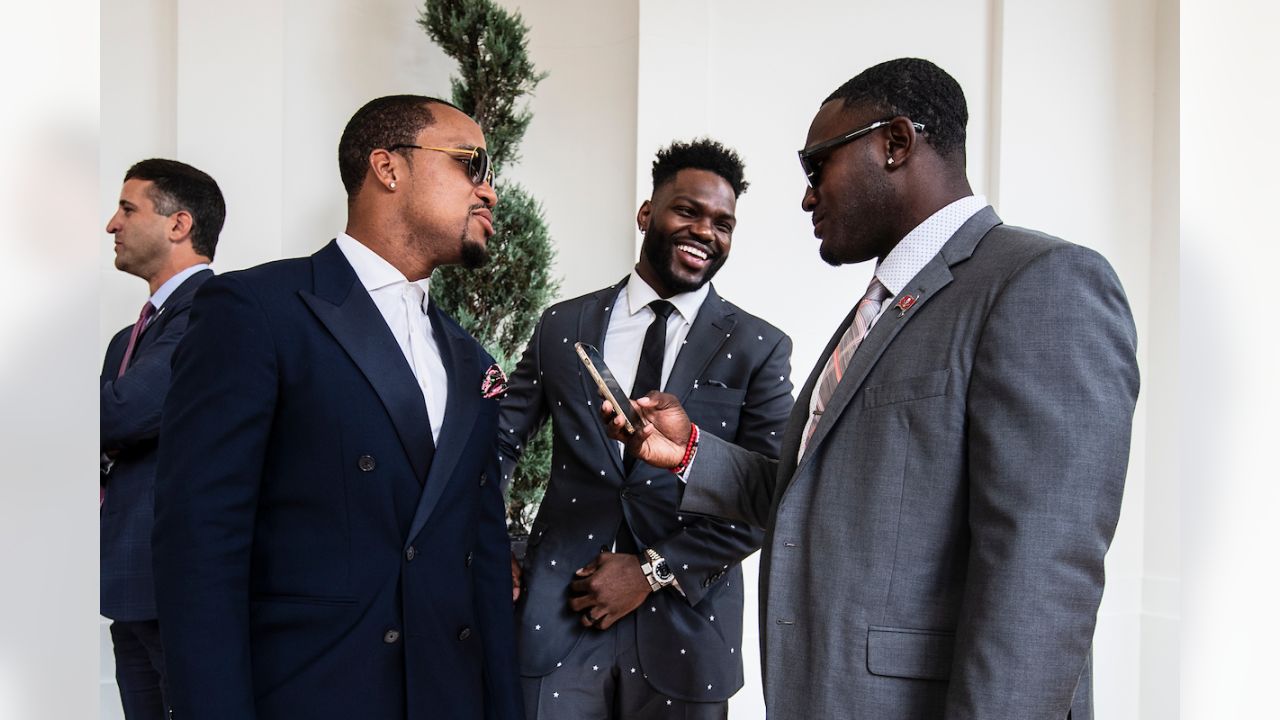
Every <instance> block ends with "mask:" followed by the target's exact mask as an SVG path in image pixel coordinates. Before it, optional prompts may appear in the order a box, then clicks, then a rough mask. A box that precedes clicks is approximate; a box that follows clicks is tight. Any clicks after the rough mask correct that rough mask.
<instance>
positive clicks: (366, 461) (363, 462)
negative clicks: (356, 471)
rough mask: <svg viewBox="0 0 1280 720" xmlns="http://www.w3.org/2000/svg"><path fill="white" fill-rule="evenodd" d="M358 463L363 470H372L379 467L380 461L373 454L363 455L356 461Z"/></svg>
mask: <svg viewBox="0 0 1280 720" xmlns="http://www.w3.org/2000/svg"><path fill="white" fill-rule="evenodd" d="M356 465H357V466H358V467H359V468H360V470H361V471H362V472H372V471H373V469H374V468H376V467H378V461H377V460H374V459H373V456H372V455H361V456H360V459H359V460H357V461H356Z"/></svg>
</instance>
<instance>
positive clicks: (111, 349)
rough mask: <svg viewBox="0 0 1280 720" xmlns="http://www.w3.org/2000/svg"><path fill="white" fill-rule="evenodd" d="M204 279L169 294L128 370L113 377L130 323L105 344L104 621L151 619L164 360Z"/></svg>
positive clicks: (203, 274)
mask: <svg viewBox="0 0 1280 720" xmlns="http://www.w3.org/2000/svg"><path fill="white" fill-rule="evenodd" d="M211 277H213V271H212V270H201V271H200V272H197V273H195V274H193V275H192V276H191V277H189V278H187V279H186V280H184V281H183V282H182V284H180V285H178V287H177V288H175V289H174V291H173V292H172V293H171V294H170V295H169V297H168V298H167V299H166V300H165V301H164V305H162V306H161V307H160V308H159V309H158V310H157V311H156V315H155V317H154V318H153V319H152V320H151V324H149V325H147V327H146V329H144V330H143V332H142V335H141V336H139V338H138V345H137V347H136V348H134V350H133V358H132V359H131V360H130V362H129V368H128V370H127V371H126V372H125V374H124V375H121V376H120V377H119V378H117V377H116V374H117V373H118V372H119V370H120V361H121V360H123V359H124V351H125V349H126V348H127V347H128V346H129V336H130V335H132V334H133V325H130V326H128V327H126V328H125V329H123V330H121V331H120V332H118V333H116V335H115V337H113V338H111V343H110V344H108V345H107V356H106V359H105V360H104V361H103V363H102V377H101V382H100V388H101V392H100V394H99V408H100V410H99V415H100V417H101V420H102V430H101V448H102V451H103V452H104V453H109V454H111V455H112V456H113V457H114V461H113V462H112V464H111V470H110V472H109V473H107V474H106V475H104V476H102V477H103V481H104V483H105V485H106V498H105V500H104V501H103V504H102V508H101V510H100V517H101V522H100V523H99V533H100V536H99V538H100V542H99V553H100V561H101V565H100V585H99V607H100V612H101V613H102V614H103V615H105V616H106V617H109V618H111V619H112V620H121V621H125V622H136V621H141V620H154V619H155V617H156V601H155V585H154V583H153V582H152V578H151V522H152V517H153V515H154V508H153V501H152V498H153V492H154V488H155V478H156V438H157V437H158V436H159V435H160V410H161V408H163V407H164V397H165V393H166V392H168V390H169V361H170V360H171V359H172V358H173V350H174V348H175V347H177V346H178V341H179V340H181V339H182V335H183V333H185V332H186V330H187V317H188V313H189V311H190V310H191V298H192V296H194V295H195V293H196V288H198V287H200V285H201V284H203V283H204V281H205V280H208V279H209V278H211Z"/></svg>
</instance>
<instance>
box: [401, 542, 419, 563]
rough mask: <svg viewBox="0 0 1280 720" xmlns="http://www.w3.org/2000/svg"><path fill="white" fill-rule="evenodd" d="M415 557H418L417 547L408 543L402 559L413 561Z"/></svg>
mask: <svg viewBox="0 0 1280 720" xmlns="http://www.w3.org/2000/svg"><path fill="white" fill-rule="evenodd" d="M416 557H418V549H417V548H415V547H414V546H412V545H410V546H409V549H408V550H405V551H404V559H405V560H408V561H409V562H413V559H414V558H416Z"/></svg>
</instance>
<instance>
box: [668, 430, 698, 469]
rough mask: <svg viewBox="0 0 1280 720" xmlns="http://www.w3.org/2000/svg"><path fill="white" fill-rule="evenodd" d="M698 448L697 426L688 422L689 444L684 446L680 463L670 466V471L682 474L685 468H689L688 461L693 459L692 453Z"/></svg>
mask: <svg viewBox="0 0 1280 720" xmlns="http://www.w3.org/2000/svg"><path fill="white" fill-rule="evenodd" d="M697 449H698V426H697V425H694V424H693V423H689V444H688V445H685V446H684V459H683V460H681V461H680V464H679V465H677V466H675V467H673V468H671V472H673V473H675V474H676V475H683V474H684V471H685V470H688V469H689V462H690V461H692V460H693V454H694V452H695V451H697Z"/></svg>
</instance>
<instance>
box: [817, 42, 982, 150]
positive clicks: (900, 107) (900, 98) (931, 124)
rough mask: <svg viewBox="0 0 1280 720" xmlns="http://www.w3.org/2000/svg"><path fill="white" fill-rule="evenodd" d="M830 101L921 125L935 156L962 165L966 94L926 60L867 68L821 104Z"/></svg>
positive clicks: (939, 69) (956, 83)
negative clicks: (868, 109) (903, 116)
mask: <svg viewBox="0 0 1280 720" xmlns="http://www.w3.org/2000/svg"><path fill="white" fill-rule="evenodd" d="M832 100H843V101H844V107H846V108H851V107H855V106H859V105H865V106H867V107H870V108H872V109H875V110H878V111H879V112H880V113H882V114H883V115H886V116H898V115H905V116H906V117H908V118H910V119H911V120H912V121H913V122H918V123H921V124H923V125H924V139H925V141H926V142H928V143H929V144H930V145H932V146H933V149H934V150H936V151H937V152H938V154H939V155H941V156H942V157H944V158H946V159H948V160H953V161H954V160H956V159H959V160H960V161H961V162H963V160H964V143H965V139H964V128H965V125H967V124H968V122H969V108H968V106H967V105H966V104H965V101H964V91H963V90H961V89H960V83H958V82H956V80H955V78H953V77H951V76H950V75H948V74H947V72H946V71H945V70H943V69H942V68H940V67H938V66H937V65H934V64H933V63H931V62H929V61H928V60H921V59H919V58H899V59H897V60H889V61H887V62H882V63H880V64H879V65H875V66H873V67H869V68H867V69H866V70H863V71H862V72H861V73H858V75H857V76H856V77H854V78H853V79H851V80H849V81H848V82H846V83H845V84H843V85H841V86H840V87H839V88H838V89H837V90H836V91H835V92H833V93H831V95H829V96H828V97H827V99H826V100H824V101H823V104H824V105H825V104H827V103H829V102H831V101H832ZM957 153H958V155H957Z"/></svg>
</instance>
